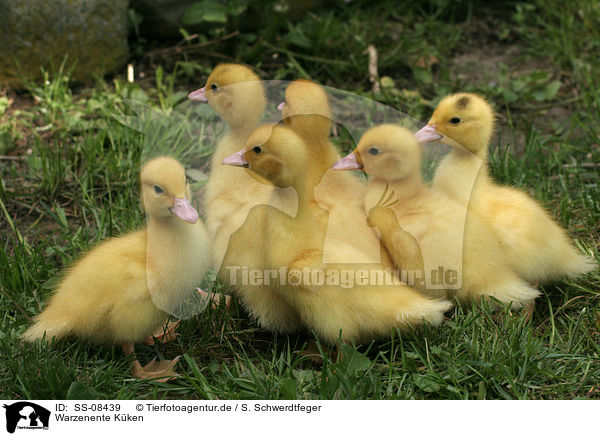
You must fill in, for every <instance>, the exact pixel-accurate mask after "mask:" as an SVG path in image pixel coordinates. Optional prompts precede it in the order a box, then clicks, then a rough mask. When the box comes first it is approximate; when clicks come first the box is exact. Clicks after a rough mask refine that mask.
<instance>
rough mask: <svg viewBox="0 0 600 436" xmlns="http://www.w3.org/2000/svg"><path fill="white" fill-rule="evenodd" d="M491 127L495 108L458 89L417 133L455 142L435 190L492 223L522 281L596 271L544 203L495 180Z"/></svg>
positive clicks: (423, 139) (428, 138)
mask: <svg viewBox="0 0 600 436" xmlns="http://www.w3.org/2000/svg"><path fill="white" fill-rule="evenodd" d="M493 131H494V112H493V110H492V107H491V106H490V105H489V103H487V102H486V101H485V100H484V99H483V98H482V97H480V96H478V95H475V94H468V93H459V94H454V95H450V96H448V97H446V98H444V99H443V100H442V101H441V102H440V104H439V105H438V107H437V108H436V109H435V111H434V113H433V115H432V117H431V119H430V120H429V123H428V125H427V126H426V127H424V128H423V129H421V130H420V131H419V132H417V133H416V136H417V138H418V139H419V140H420V141H421V142H427V141H433V140H436V139H440V140H441V142H442V143H444V144H447V145H450V146H452V151H451V153H450V154H448V156H446V157H445V158H444V159H443V160H442V162H441V163H440V165H439V167H438V169H437V170H436V174H435V177H434V180H433V186H434V188H435V189H438V190H440V191H442V192H444V193H447V194H448V195H451V196H453V197H454V198H456V199H458V200H459V201H461V202H462V203H463V204H467V203H468V204H469V210H473V211H475V212H477V213H478V214H480V215H481V216H482V217H483V219H485V220H486V221H487V222H488V223H489V224H490V225H491V226H492V228H493V229H494V231H495V235H496V238H497V241H498V243H499V244H500V245H501V246H502V248H503V251H504V253H505V255H506V259H508V261H509V262H510V265H511V267H512V269H513V270H514V271H516V272H517V274H518V275H519V276H520V277H521V278H523V279H524V280H526V281H528V282H530V283H535V282H549V281H552V280H557V279H560V278H562V277H572V278H573V277H576V276H579V275H582V274H585V273H587V272H589V271H591V270H593V269H594V268H595V264H594V262H593V260H592V259H590V258H589V257H587V256H584V255H582V254H580V253H579V252H578V250H576V249H575V247H573V245H572V243H571V242H570V240H569V238H568V235H567V233H566V231H565V230H564V229H562V228H561V227H560V226H559V225H558V224H557V223H556V222H555V221H554V220H553V219H552V218H551V217H550V215H549V214H548V212H547V211H546V210H544V208H543V207H541V206H540V205H539V204H538V203H537V202H536V201H535V200H534V199H532V198H531V197H529V196H528V195H527V194H525V193H524V192H522V191H520V190H518V189H515V188H511V187H507V186H500V185H498V184H496V183H495V182H494V181H493V179H492V177H491V176H490V174H489V169H488V165H487V154H488V146H489V142H490V138H491V136H492V133H493Z"/></svg>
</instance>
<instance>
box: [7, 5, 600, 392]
mask: <svg viewBox="0 0 600 436" xmlns="http://www.w3.org/2000/svg"><path fill="white" fill-rule="evenodd" d="M393 5H394V6H393ZM393 5H392V3H387V2H382V3H379V4H378V5H377V6H369V5H368V2H358V1H357V2H350V3H348V4H346V3H344V5H343V6H342V9H339V10H338V9H333V8H324V9H321V10H318V11H315V12H310V13H308V14H305V15H304V16H303V18H301V19H299V20H298V19H296V20H293V21H289V22H288V21H286V20H283V19H282V20H280V21H279V22H275V24H274V25H273V26H271V27H270V28H266V29H263V30H252V29H250V30H248V31H243V32H241V33H240V34H239V35H235V36H234V37H232V38H230V39H227V40H224V41H222V42H219V43H217V44H214V45H212V46H210V51H208V52H207V51H203V50H204V49H202V48H201V49H198V50H196V51H194V50H195V49H194V47H191V48H190V49H189V51H187V52H185V53H184V54H181V51H176V50H174V51H173V50H172V51H169V50H167V51H164V50H163V51H157V50H154V51H148V52H147V54H146V55H139V56H138V57H136V58H135V59H134V63H135V64H136V67H137V68H138V71H140V70H141V71H143V72H144V73H145V78H140V80H138V81H137V83H136V84H128V83H126V82H125V81H124V78H123V77H120V76H117V77H115V78H114V80H112V81H110V80H109V79H106V80H100V79H99V80H98V81H97V83H95V84H87V85H77V84H71V83H69V79H68V73H67V72H64V71H63V72H57V73H53V74H48V76H47V80H46V81H42V82H38V83H33V82H31V83H29V85H28V88H27V91H24V92H16V91H13V90H5V92H4V93H2V94H0V117H1V123H0V155H2V156H1V157H0V170H1V171H2V182H1V185H0V217H1V218H0V231H1V234H2V235H3V237H2V239H1V241H0V244H1V245H0V271H1V274H0V356H1V357H0V397H3V398H6V397H8V398H15V399H16V398H57V399H58V398H101V399H112V398H173V399H178V398H221V399H237V398H248V399H271V398H276V399H282V398H283V399H291V398H299V399H315V398H336V399H337V398H339V399H348V398H376V399H380V398H387V399H393V398H428V399H433V398H447V399H454V398H456V399H458V398H461V399H466V398H471V399H484V398H488V399H491V398H507V399H512V398H567V399H568V398H596V399H597V398H600V290H599V283H600V275H599V273H598V272H595V273H592V274H590V275H588V276H587V277H585V278H582V279H581V280H578V281H577V282H572V281H563V282H559V283H555V284H553V285H551V286H545V287H541V288H540V289H541V291H542V296H541V297H540V298H539V300H538V304H537V308H536V312H535V314H534V316H533V319H532V320H531V321H529V322H526V321H525V320H524V319H523V317H520V316H518V315H517V316H509V315H508V314H506V315H505V316H502V317H499V318H498V317H493V313H492V311H491V310H490V308H488V307H485V305H483V306H481V307H479V306H478V307H474V308H472V309H467V308H461V307H459V306H458V307H456V308H455V309H454V310H453V311H452V313H450V314H448V316H449V321H448V322H446V323H444V324H443V325H442V326H440V327H437V328H432V327H426V328H424V329H422V330H419V331H416V332H408V333H399V332H391V334H390V337H389V338H387V339H385V340H382V341H379V342H376V343H372V344H370V345H368V346H349V345H345V346H344V352H343V358H342V359H341V360H340V361H338V362H335V361H332V360H331V359H330V358H329V357H328V356H329V352H328V350H327V349H326V348H323V349H322V358H323V362H322V363H315V362H313V361H311V360H310V359H308V358H307V357H305V356H303V355H301V354H300V353H298V352H297V351H298V350H300V349H302V348H303V347H305V346H306V343H307V341H308V340H310V339H312V335H311V334H310V332H307V333H305V334H302V335H297V336H289V337H288V336H277V335H272V334H270V333H268V332H266V331H264V330H262V329H260V328H258V327H257V326H256V325H255V323H253V322H252V321H251V320H249V319H248V318H247V315H246V314H245V313H244V311H243V310H242V309H241V308H239V307H238V306H237V305H234V308H233V310H232V312H231V313H227V312H225V310H224V309H223V308H217V309H215V310H207V311H205V312H203V313H201V314H200V315H199V316H198V318H197V319H191V320H188V321H185V322H183V323H182V327H181V333H182V335H181V336H180V337H179V338H178V339H177V340H176V341H175V342H173V343H171V344H169V345H166V346H162V347H156V348H153V347H143V346H141V347H139V349H138V351H139V354H140V359H141V360H142V361H147V360H149V359H151V358H152V357H153V356H154V355H155V354H156V352H159V353H163V354H164V356H166V357H168V358H171V357H173V356H175V355H178V354H183V355H184V356H185V360H184V361H182V363H181V364H180V365H179V372H180V373H181V375H182V377H181V378H180V379H179V380H178V381H176V382H172V383H168V384H159V383H145V382H140V381H136V380H133V379H131V378H130V376H129V372H128V367H129V362H128V360H127V359H126V358H125V357H123V356H122V354H121V352H120V350H119V348H118V347H115V348H106V347H98V346H95V345H91V344H87V343H82V342H79V341H76V340H66V341H63V342H61V343H59V344H55V345H54V346H45V345H28V344H27V345H25V344H22V343H21V342H20V341H19V340H18V337H19V335H20V334H21V333H22V332H23V331H24V330H25V329H26V327H27V325H28V324H29V322H30V321H31V318H32V317H33V316H35V315H36V314H37V313H39V311H40V310H41V309H42V307H43V306H44V302H45V301H46V300H47V298H48V296H49V293H50V291H51V289H52V288H53V286H54V285H55V284H56V277H57V273H58V272H59V271H60V269H61V268H62V267H63V266H65V265H68V264H70V263H71V262H72V261H73V260H74V259H76V258H77V256H79V255H80V254H81V253H82V252H84V251H85V250H86V249H87V248H89V247H90V246H91V245H92V244H94V243H96V242H97V241H99V240H101V239H103V238H105V237H109V236H112V235H116V234H120V233H122V232H125V231H127V230H130V229H133V228H136V227H138V226H140V225H142V224H143V220H144V216H143V213H142V212H141V210H140V208H139V205H138V186H137V174H138V171H139V160H140V157H141V154H142V152H143V146H144V140H143V138H142V136H141V135H140V134H139V133H136V132H135V131H133V130H132V129H129V128H127V127H125V126H123V125H122V124H121V123H120V122H119V121H118V120H116V119H115V118H114V117H113V114H114V113H115V111H116V108H122V107H123V106H122V101H123V100H124V99H127V98H134V99H140V100H145V101H147V102H148V103H150V104H152V105H156V106H158V107H161V108H164V109H166V108H169V107H171V106H173V105H174V104H175V103H177V102H178V101H180V100H181V99H182V98H184V96H185V93H186V91H189V90H191V89H195V87H197V86H199V85H201V84H203V83H204V80H205V78H206V73H207V72H209V71H210V69H211V68H212V66H214V65H215V64H216V63H217V61H220V60H222V59H220V58H223V57H225V58H231V59H234V60H241V61H244V62H248V63H250V64H252V65H254V66H257V67H258V68H259V70H260V71H261V73H262V74H263V77H264V78H273V79H293V78H296V77H303V76H308V77H311V78H313V79H315V80H318V81H320V82H321V83H324V84H327V85H330V86H334V87H338V88H341V89H346V90H354V91H358V92H360V93H364V95H366V96H370V97H373V98H375V99H377V100H379V101H381V102H384V103H388V104H390V105H392V106H394V107H396V108H398V109H399V110H401V111H403V112H406V113H408V114H410V115H411V116H413V117H415V118H419V119H421V120H423V121H425V120H426V119H427V117H428V115H429V114H430V113H431V110H432V108H433V107H434V106H435V104H436V103H437V101H438V99H439V98H440V97H441V96H443V95H444V94H446V93H448V92H451V91H456V90H471V91H478V92H482V93H485V94H486V95H488V96H490V97H491V98H492V100H493V101H494V102H495V104H496V107H497V110H498V113H499V120H500V129H499V134H498V135H497V136H496V139H495V140H494V147H493V153H492V159H491V164H492V168H493V173H494V176H495V177H496V178H497V179H498V180H500V181H502V182H503V183H510V184H514V185H516V186H519V187H520V188H522V189H524V190H526V191H527V192H529V193H530V194H531V195H532V196H534V197H535V198H537V199H538V200H539V201H541V202H542V203H543V204H544V205H546V206H547V207H548V209H549V210H550V211H551V212H552V214H553V215H554V216H555V217H556V219H557V220H558V221H559V222H560V223H561V224H562V225H563V226H565V227H566V228H568V229H569V232H570V234H571V235H572V236H573V238H574V239H575V240H576V241H577V244H578V245H579V246H580V247H581V248H582V249H583V250H585V251H586V252H587V253H589V254H591V255H593V256H595V257H596V258H598V251H597V250H598V238H599V235H600V226H599V224H598V222H599V218H600V195H599V194H600V193H599V187H598V180H599V177H598V176H599V171H600V167H599V166H598V164H597V162H600V159H599V158H600V77H599V76H598V75H597V73H596V74H594V69H597V68H599V67H600V65H599V64H600V61H599V59H598V57H597V55H596V53H597V50H598V48H599V46H600V30H598V29H600V26H599V25H600V7H599V6H598V4H597V3H596V2H593V1H591V0H589V1H584V0H579V1H575V2H568V3H563V2H559V1H557V0H549V1H542V0H538V1H536V2H533V3H529V4H524V3H523V4H522V3H515V4H510V5H508V6H507V5H504V6H496V7H492V8H490V9H484V8H483V7H482V6H481V5H480V4H479V3H478V2H475V1H465V2H442V1H437V2H433V1H432V2H428V3H425V6H422V9H415V7H413V6H408V3H407V4H406V5H404V6H398V4H397V2H394V3H393ZM234 21H235V20H234ZM228 25H230V24H228ZM231 30H232V29H220V30H219V29H216V30H214V29H213V30H211V32H213V33H214V35H210V36H211V37H215V38H217V37H219V35H221V36H222V35H225V34H227V33H228V32H231ZM234 30H235V29H234ZM138 43H139V42H138ZM368 44H374V45H375V47H376V48H377V49H378V52H379V74H380V76H381V77H382V78H383V77H385V79H384V80H382V85H384V86H383V87H382V90H381V93H380V94H377V95H374V94H373V93H372V91H371V84H370V83H369V81H368V77H369V76H368V70H367V63H368V59H367V56H366V55H365V54H364V51H365V49H366V46H367V45H368ZM159 65H161V66H160V67H159ZM184 130H185V126H184V127H181V128H180V130H179V131H170V132H167V134H168V135H169V139H170V140H173V141H176V142H177V141H180V142H181V144H183V145H185V144H184V143H185V141H186V140H189V138H188V136H186V134H185V133H186V132H185V131H184ZM186 138H188V139H186ZM178 143H179V142H178ZM210 151H211V150H210V148H207V149H201V150H199V151H197V152H198V156H196V157H197V158H198V159H205V158H206V156H207V155H208V154H209V153H210Z"/></svg>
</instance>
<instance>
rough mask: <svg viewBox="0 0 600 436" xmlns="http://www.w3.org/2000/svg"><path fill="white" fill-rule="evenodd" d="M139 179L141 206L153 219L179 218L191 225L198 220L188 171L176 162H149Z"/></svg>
mask: <svg viewBox="0 0 600 436" xmlns="http://www.w3.org/2000/svg"><path fill="white" fill-rule="evenodd" d="M140 180H141V183H142V203H143V205H144V209H145V210H146V213H147V214H148V215H149V216H150V217H151V218H155V219H170V218H172V217H177V218H179V219H182V220H183V221H187V222H189V223H192V224H193V223H195V222H196V221H197V220H198V212H197V211H196V209H194V207H193V206H192V205H191V204H190V198H189V189H188V186H187V183H186V178H185V169H184V168H183V166H182V165H181V164H180V163H179V162H178V161H177V160H175V159H173V158H172V157H168V156H159V157H156V158H154V159H152V160H149V161H148V162H146V163H145V164H144V166H143V167H142V172H141V174H140Z"/></svg>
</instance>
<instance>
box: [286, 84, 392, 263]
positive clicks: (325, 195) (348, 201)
mask: <svg viewBox="0 0 600 436" xmlns="http://www.w3.org/2000/svg"><path fill="white" fill-rule="evenodd" d="M278 109H279V110H280V111H281V116H282V119H283V123H284V124H285V125H287V126H288V127H290V128H291V129H292V130H293V131H294V132H296V133H297V134H298V135H299V136H300V137H301V138H302V139H303V140H304V142H305V143H306V144H309V145H310V151H311V152H312V153H313V154H314V156H316V157H318V159H316V160H315V163H314V165H315V167H314V169H313V170H312V171H311V173H312V174H314V176H315V177H316V178H317V179H318V180H319V183H318V184H316V187H315V193H314V194H315V200H316V201H317V203H318V204H319V206H321V207H322V208H323V209H325V210H327V211H328V212H329V224H328V226H327V235H326V237H325V248H324V254H323V255H324V262H325V263H353V264H354V263H356V264H358V263H378V262H380V261H381V262H383V263H384V264H386V265H388V266H390V265H391V261H390V259H389V258H388V256H387V253H385V251H384V252H383V253H382V252H381V249H380V244H379V239H378V238H377V235H376V234H375V233H374V231H373V229H372V228H370V227H369V226H368V225H367V217H366V214H365V212H364V209H363V205H362V197H363V196H364V193H365V184H364V183H362V182H361V181H360V180H359V179H358V178H357V177H354V176H353V175H352V174H350V173H344V172H339V171H334V170H332V169H331V166H332V165H333V163H335V162H336V161H337V160H338V159H339V157H340V156H339V154H338V151H337V149H336V148H335V146H334V145H333V144H332V143H331V141H330V140H329V132H330V130H331V109H330V106H329V98H328V97H327V93H326V92H325V90H324V89H323V87H321V86H319V85H318V84H316V83H314V82H311V81H308V80H296V81H294V82H292V83H291V84H290V85H288V87H287V88H286V90H285V102H283V103H281V104H280V105H279V106H278ZM348 228H352V229H353V230H352V235H349V234H348ZM344 243H346V244H350V245H351V246H352V247H357V245H358V244H360V248H361V249H360V250H355V249H352V250H350V252H352V253H354V254H355V255H356V256H354V257H353V258H350V257H348V254H349V253H348V251H347V250H340V244H344ZM381 256H383V259H382V258H381Z"/></svg>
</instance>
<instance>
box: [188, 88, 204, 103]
mask: <svg viewBox="0 0 600 436" xmlns="http://www.w3.org/2000/svg"><path fill="white" fill-rule="evenodd" d="M188 98H189V99H190V100H195V101H208V98H206V86H203V87H202V88H200V89H197V90H196V91H193V92H190V93H189V94H188Z"/></svg>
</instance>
